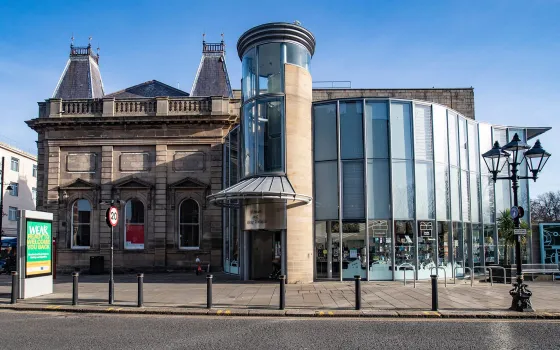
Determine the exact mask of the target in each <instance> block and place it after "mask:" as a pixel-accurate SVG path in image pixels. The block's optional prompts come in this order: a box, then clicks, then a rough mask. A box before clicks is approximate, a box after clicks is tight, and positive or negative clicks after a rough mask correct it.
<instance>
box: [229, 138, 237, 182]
mask: <svg viewBox="0 0 560 350" xmlns="http://www.w3.org/2000/svg"><path fill="white" fill-rule="evenodd" d="M238 139H239V128H235V129H233V131H232V132H231V133H230V151H229V154H230V158H229V159H230V165H229V179H230V184H231V185H234V184H236V183H237V181H238V180H239V179H238V177H237V167H238V166H239V162H238V159H237V158H238V149H239V148H238V147H239V146H238Z"/></svg>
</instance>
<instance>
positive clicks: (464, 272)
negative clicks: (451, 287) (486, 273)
mask: <svg viewBox="0 0 560 350" xmlns="http://www.w3.org/2000/svg"><path fill="white" fill-rule="evenodd" d="M458 269H463V276H465V274H466V271H465V270H469V273H470V274H471V287H472V286H473V278H474V273H473V270H471V268H470V267H468V266H465V267H463V266H455V269H453V284H457V270H458Z"/></svg>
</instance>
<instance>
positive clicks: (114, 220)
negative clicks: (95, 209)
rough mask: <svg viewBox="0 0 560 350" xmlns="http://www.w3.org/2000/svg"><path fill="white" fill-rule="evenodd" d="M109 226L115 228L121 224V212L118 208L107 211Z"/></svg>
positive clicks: (112, 207)
mask: <svg viewBox="0 0 560 350" xmlns="http://www.w3.org/2000/svg"><path fill="white" fill-rule="evenodd" d="M106 215H107V225H108V226H112V227H115V226H117V224H118V223H119V212H118V210H117V208H116V207H114V206H111V207H109V209H107V214H106Z"/></svg>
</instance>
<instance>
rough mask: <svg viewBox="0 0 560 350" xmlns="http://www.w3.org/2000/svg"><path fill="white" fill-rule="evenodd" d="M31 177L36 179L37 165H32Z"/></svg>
mask: <svg viewBox="0 0 560 350" xmlns="http://www.w3.org/2000/svg"><path fill="white" fill-rule="evenodd" d="M33 177H37V165H36V164H33Z"/></svg>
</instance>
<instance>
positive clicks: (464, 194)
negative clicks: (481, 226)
mask: <svg viewBox="0 0 560 350" xmlns="http://www.w3.org/2000/svg"><path fill="white" fill-rule="evenodd" d="M468 174H469V173H467V172H466V171H461V209H462V211H461V212H462V214H463V221H470V220H471V215H470V214H471V210H470V201H469V197H470V196H469V194H470V193H469V175H468Z"/></svg>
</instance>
